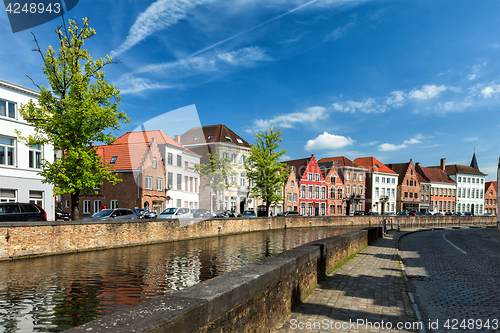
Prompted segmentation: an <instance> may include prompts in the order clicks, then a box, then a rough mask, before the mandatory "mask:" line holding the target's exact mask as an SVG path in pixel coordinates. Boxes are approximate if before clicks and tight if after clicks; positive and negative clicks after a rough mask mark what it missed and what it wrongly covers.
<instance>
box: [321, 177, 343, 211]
mask: <svg viewBox="0 0 500 333" xmlns="http://www.w3.org/2000/svg"><path fill="white" fill-rule="evenodd" d="M323 170H324V173H323V174H324V178H325V182H326V188H327V191H326V193H327V204H328V215H331V216H341V215H344V199H343V198H344V193H345V187H344V183H343V182H342V179H341V178H340V177H339V175H338V173H337V170H336V169H335V168H330V169H323Z"/></svg>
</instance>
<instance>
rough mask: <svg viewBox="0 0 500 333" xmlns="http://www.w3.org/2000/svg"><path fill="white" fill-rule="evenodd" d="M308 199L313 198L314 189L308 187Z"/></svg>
mask: <svg viewBox="0 0 500 333" xmlns="http://www.w3.org/2000/svg"><path fill="white" fill-rule="evenodd" d="M307 197H308V198H309V199H311V198H312V197H313V187H312V186H308V189H307Z"/></svg>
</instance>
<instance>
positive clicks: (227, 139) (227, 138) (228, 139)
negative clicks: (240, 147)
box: [225, 136, 233, 142]
mask: <svg viewBox="0 0 500 333" xmlns="http://www.w3.org/2000/svg"><path fill="white" fill-rule="evenodd" d="M225 138H226V141H229V142H233V140H231V138H230V137H228V136H225Z"/></svg>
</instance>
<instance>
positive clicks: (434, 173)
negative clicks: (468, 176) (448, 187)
mask: <svg viewBox="0 0 500 333" xmlns="http://www.w3.org/2000/svg"><path fill="white" fill-rule="evenodd" d="M415 169H416V170H417V173H418V174H419V175H421V176H423V178H424V179H426V180H427V182H434V183H449V184H456V183H455V181H454V180H453V179H451V178H450V177H449V176H448V174H447V173H446V172H444V171H443V170H441V168H427V167H422V166H419V167H417V168H415Z"/></svg>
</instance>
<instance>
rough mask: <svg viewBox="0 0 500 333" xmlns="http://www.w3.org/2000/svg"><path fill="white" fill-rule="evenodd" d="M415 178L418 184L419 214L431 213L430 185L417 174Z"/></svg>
mask: <svg viewBox="0 0 500 333" xmlns="http://www.w3.org/2000/svg"><path fill="white" fill-rule="evenodd" d="M417 176H418V182H419V184H420V212H421V213H424V214H425V213H428V212H430V211H431V202H432V201H431V183H430V181H428V180H427V179H425V178H424V177H423V176H421V175H420V174H419V173H418V172H417Z"/></svg>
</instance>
